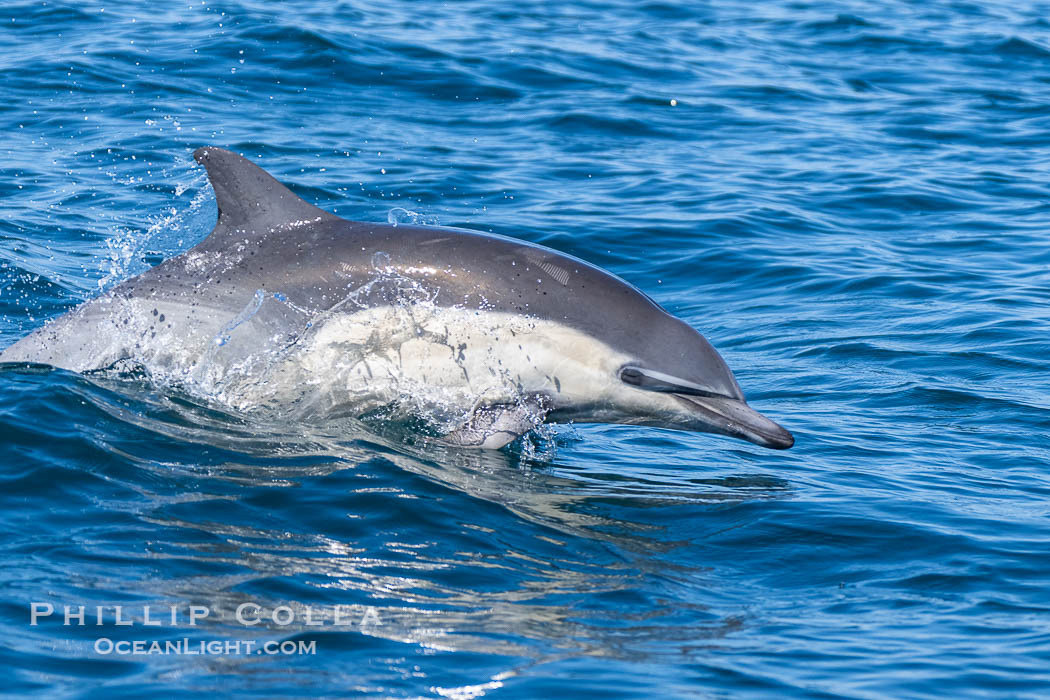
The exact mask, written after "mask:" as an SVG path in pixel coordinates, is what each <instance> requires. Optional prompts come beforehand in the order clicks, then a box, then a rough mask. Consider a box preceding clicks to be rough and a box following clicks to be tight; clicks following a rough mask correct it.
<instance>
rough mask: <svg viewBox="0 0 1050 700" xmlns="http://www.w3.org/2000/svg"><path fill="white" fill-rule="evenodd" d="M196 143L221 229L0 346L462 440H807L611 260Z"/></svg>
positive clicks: (27, 356)
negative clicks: (315, 185)
mask: <svg viewBox="0 0 1050 700" xmlns="http://www.w3.org/2000/svg"><path fill="white" fill-rule="evenodd" d="M194 158H195V159H196V160H197V162H198V163H200V164H202V165H203V166H204V167H205V169H206V170H207V174H208V178H209V180H210V182H211V185H212V188H213V189H214V191H215V199H216V203H217V205H218V212H219V213H218V221H217V223H216V225H215V228H214V230H213V231H212V232H211V234H210V235H209V236H208V237H207V238H205V239H204V240H203V241H202V242H201V243H199V244H198V245H197V246H195V247H193V248H192V249H190V250H188V251H187V252H185V253H182V254H180V255H177V256H175V257H172V258H170V259H168V260H166V261H164V262H162V263H160V264H159V265H157V266H155V267H153V268H152V269H150V270H148V271H147V272H145V273H143V274H141V275H139V276H137V277H134V278H132V279H129V280H127V281H125V282H123V283H121V284H119V285H117V286H115V287H113V288H112V289H110V290H109V291H107V292H105V293H104V294H103V295H102V296H100V297H97V298H95V299H92V300H90V301H87V302H85V303H83V304H81V305H80V306H78V307H76V308H75V309H73V310H72V311H70V312H68V313H67V314H65V315H64V316H61V317H59V318H57V319H56V320H54V321H52V322H51V323H49V324H47V325H45V326H44V327H42V328H40V329H38V330H36V331H35V332H33V333H32V334H30V335H28V336H27V337H25V338H23V339H21V340H19V341H18V342H16V343H15V344H14V345H12V346H10V347H9V348H7V349H6V350H5V351H4V352H3V353H2V354H0V362H20V363H21V362H29V363H41V364H48V365H53V366H56V367H60V368H64V369H68V370H72V371H76V372H89V371H93V370H106V369H113V368H121V367H125V366H130V367H136V368H140V369H143V370H145V371H147V372H148V373H150V375H152V376H154V377H159V378H162V379H163V380H164V381H167V382H170V383H172V384H174V385H180V386H190V387H193V388H195V389H197V390H200V391H203V392H204V393H206V394H209V395H210V396H212V397H214V398H216V399H220V400H224V401H226V402H228V403H230V404H231V405H233V406H236V407H240V408H245V409H251V408H260V407H269V408H271V409H273V408H275V407H276V408H277V409H282V410H289V411H291V409H290V408H289V407H291V406H294V407H295V409H294V411H298V415H300V416H312V415H320V416H331V415H342V416H347V415H354V416H363V415H371V414H373V413H375V412H380V415H393V414H392V413H388V414H382V411H384V410H388V408H384V407H390V406H393V405H402V406H408V409H410V410H418V411H422V412H423V413H424V415H430V416H431V417H436V418H435V420H436V421H437V423H438V424H439V425H440V426H441V430H440V431H439V432H440V433H442V437H440V438H439V439H441V440H443V441H444V442H446V443H448V444H452V445H461V446H474V447H483V448H493V449H496V448H500V447H502V446H504V445H506V444H508V443H510V442H512V441H513V440H515V439H516V438H517V437H519V436H521V435H523V434H524V433H526V432H528V431H529V430H532V429H533V428H535V427H537V426H538V425H539V424H540V423H542V422H545V421H546V422H566V421H575V422H580V423H584V422H597V423H624V424H634V425H647V426H657V427H663V428H675V429H679V430H689V431H699V432H706V433H716V434H721V435H727V436H731V437H735V438H741V439H743V440H747V441H749V442H752V443H754V444H756V445H761V446H763V447H770V448H775V449H786V448H788V447H791V446H792V445H793V444H794V438H793V437H792V435H791V433H789V432H788V431H787V430H785V429H784V428H782V427H781V426H779V425H778V424H777V423H775V422H773V421H772V420H770V419H768V418H766V417H765V416H763V415H761V414H760V413H758V412H757V411H755V410H754V409H752V408H751V407H750V406H749V405H748V404H747V402H746V401H745V398H744V394H743V392H742V391H741V389H740V385H739V384H737V381H736V379H735V378H734V376H733V373H732V372H731V371H730V369H729V367H728V366H727V365H726V363H725V361H724V360H723V359H722V357H721V356H720V355H719V354H718V352H717V351H716V350H715V349H714V348H713V347H712V346H711V344H710V343H709V342H708V341H707V340H706V339H705V338H704V337H703V336H702V335H701V334H700V333H699V332H697V331H696V330H694V329H693V328H692V327H690V326H689V325H688V324H686V323H685V322H683V321H681V320H680V319H678V318H675V317H674V316H672V315H671V314H669V313H668V312H667V311H665V310H664V309H662V308H661V307H660V305H659V304H657V303H656V302H655V301H653V300H652V299H651V298H650V297H648V296H647V295H645V294H644V293H642V292H641V291H639V290H638V289H636V288H635V287H633V286H632V285H630V284H628V283H627V282H625V281H623V280H621V279H620V278H618V277H616V276H615V275H612V274H610V273H609V272H606V271H605V270H602V269H600V268H598V267H596V266H594V265H591V264H589V263H587V262H584V261H583V260H580V259H578V258H575V257H572V256H569V255H566V254H564V253H560V252H558V251H555V250H552V249H550V248H547V247H544V246H540V245H535V244H532V243H528V242H525V241H521V240H517V239H514V238H509V237H505V236H500V235H494V234H488V233H482V232H478V231H471V230H466V229H458V228H447V227H433V226H416V225H387V224H375V223H367V222H358V221H348V220H345V219H342V218H339V217H337V216H335V215H333V214H331V213H329V212H327V211H324V210H323V209H320V208H318V207H316V206H314V205H312V204H310V203H308V202H306V201H305V200H303V199H301V198H300V197H298V196H296V195H295V194H293V193H292V192H291V191H290V190H289V189H287V188H286V187H285V186H284V185H282V184H281V183H279V182H278V181H277V180H276V179H274V178H273V177H272V176H270V175H269V174H268V173H266V172H265V171H264V170H262V169H261V168H259V167H258V166H256V165H254V164H253V163H251V162H250V161H248V160H247V159H245V158H243V157H241V156H239V155H237V154H235V153H232V152H230V151H227V150H223V149H221V148H215V147H204V148H200V149H198V150H197V151H196V152H195V153H194ZM288 415H292V413H289V414H288Z"/></svg>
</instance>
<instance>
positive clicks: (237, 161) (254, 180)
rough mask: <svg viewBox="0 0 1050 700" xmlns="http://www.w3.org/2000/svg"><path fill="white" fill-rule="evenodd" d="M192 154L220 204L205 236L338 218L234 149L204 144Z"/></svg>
mask: <svg viewBox="0 0 1050 700" xmlns="http://www.w3.org/2000/svg"><path fill="white" fill-rule="evenodd" d="M193 158H194V159H195V160H196V161H197V162H198V163H200V164H201V165H203V166H204V167H205V169H207V171H208V180H209V181H210V182H211V186H212V189H214V190H215V203H216V204H217V205H218V207H219V220H218V222H217V223H216V224H215V230H213V231H212V232H211V235H210V236H208V239H207V240H213V239H214V238H216V237H219V236H221V235H222V234H223V233H225V232H230V233H236V234H238V235H245V234H246V235H248V236H251V235H252V234H255V235H264V234H266V233H267V232H269V231H272V230H273V229H275V228H279V227H282V226H290V225H295V224H297V223H300V222H313V221H319V220H324V221H328V220H334V219H338V218H339V217H337V216H335V215H334V214H329V213H328V212H326V211H325V210H324V209H319V208H318V207H315V206H314V205H312V204H310V203H309V202H307V201H306V200H304V199H302V198H301V197H298V196H296V195H295V194H294V193H293V192H292V191H291V190H289V189H288V188H287V187H285V186H284V185H282V184H281V183H279V182H277V180H275V179H274V178H273V176H272V175H270V174H269V173H268V172H266V171H265V170H263V169H262V168H260V167H259V166H257V165H255V164H254V163H252V162H251V161H250V160H248V159H247V158H243V157H242V156H239V155H237V154H236V153H232V152H230V151H227V150H225V149H222V148H215V147H213V146H205V147H204V148H198V149H197V150H196V151H194V153H193Z"/></svg>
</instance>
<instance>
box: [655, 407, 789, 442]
mask: <svg viewBox="0 0 1050 700" xmlns="http://www.w3.org/2000/svg"><path fill="white" fill-rule="evenodd" d="M672 395H673V396H674V397H675V398H676V399H678V400H679V401H681V402H682V403H683V404H685V407H686V408H687V409H688V410H689V412H690V414H691V415H692V416H693V417H694V418H696V419H699V420H700V421H701V423H703V425H704V428H703V430H704V431H705V432H712V433H720V434H722V435H729V436H730V437H735V438H740V439H742V440H747V441H748V442H753V443H755V444H756V445H761V446H762V447H769V448H772V449H774V450H786V449H787V448H789V447H791V446H792V445H794V444H795V438H794V437H793V436H792V435H791V433H789V432H788V431H786V430H784V429H783V428H781V427H780V426H779V425H777V424H776V423H774V422H773V421H771V420H769V419H768V418H766V417H765V416H763V415H762V414H761V413H759V412H758V411H756V410H755V409H753V408H751V407H750V406H748V405H747V403H745V402H744V401H739V400H737V399H730V398H721V397H712V396H692V395H687V394H672Z"/></svg>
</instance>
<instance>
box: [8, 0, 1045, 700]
mask: <svg viewBox="0 0 1050 700" xmlns="http://www.w3.org/2000/svg"><path fill="white" fill-rule="evenodd" d="M202 145H216V146H223V147H228V148H231V149H234V150H236V151H238V152H241V153H243V154H244V155H246V156H248V157H250V158H251V159H253V160H254V161H256V162H258V163H259V164H260V165H262V166H263V167H265V168H267V169H268V170H269V171H270V172H272V173H273V174H274V175H275V176H276V177H278V178H279V179H280V180H282V181H283V182H285V183H287V184H289V186H291V187H292V188H293V189H294V190H295V192H296V193H298V194H300V195H301V196H303V197H305V198H306V199H307V200H309V201H311V202H315V203H317V204H318V205H319V206H322V207H324V208H326V209H329V210H330V211H334V212H336V213H338V214H339V215H341V216H344V217H347V218H351V219H357V220H364V221H378V222H383V221H415V222H426V223H439V224H444V225H453V226H463V227H468V228H475V229H481V230H484V231H491V232H495V233H500V234H504V235H508V236H514V237H518V238H521V239H524V240H528V241H533V242H536V243H541V244H544V245H547V246H550V247H553V248H556V249H558V250H561V251H564V252H566V253H570V254H573V255H576V256H578V257H581V258H584V259H586V260H588V261H590V262H593V263H595V264H597V265H600V266H602V267H604V268H606V269H608V270H610V271H612V272H614V273H616V274H618V275H620V276H621V277H623V278H624V279H626V280H628V281H630V282H631V283H633V284H635V285H637V286H638V287H639V288H640V289H642V290H644V291H645V292H646V293H648V294H649V295H651V296H652V297H653V298H654V299H656V300H657V301H658V302H660V303H661V304H662V305H664V306H665V307H666V308H667V309H668V310H670V311H671V312H673V313H674V314H676V315H678V316H679V317H681V318H683V319H685V320H686V321H688V322H689V323H690V324H691V325H693V326H694V327H695V328H697V329H699V330H700V331H701V332H702V333H704V334H705V336H706V337H707V338H708V339H709V340H710V341H711V342H712V343H713V344H714V345H715V347H716V348H718V349H719V351H720V352H721V353H722V355H723V356H724V357H725V358H726V360H727V362H728V363H729V365H730V366H731V367H732V368H733V369H734V371H735V373H736V376H737V378H738V380H739V381H740V384H741V385H742V387H743V388H744V391H745V392H746V393H747V396H748V399H749V401H750V402H751V404H752V405H753V406H754V407H755V408H757V409H758V410H760V411H762V412H763V413H765V414H767V415H769V416H770V417H772V418H774V419H775V420H777V421H778V422H780V423H782V424H783V425H784V426H785V427H787V428H788V429H790V430H791V431H792V432H793V433H794V435H795V437H796V440H797V443H796V446H795V447H794V448H793V449H792V450H789V451H787V452H775V451H769V450H763V449H761V448H759V447H755V446H752V445H749V444H747V443H744V442H740V441H735V440H731V439H728V438H722V437H716V436H711V435H702V434H695V433H684V432H675V431H670V430H660V429H655V428H642V427H631V426H606V425H575V426H555V427H552V428H550V429H545V430H543V431H541V432H539V433H537V434H534V435H530V436H528V437H526V438H525V439H523V440H519V441H518V442H516V443H514V444H513V445H511V446H510V447H509V448H507V449H504V450H501V451H498V452H493V451H488V452H485V451H466V450H454V449H444V450H442V449H438V448H436V447H432V448H428V449H425V450H422V449H419V448H418V447H417V446H414V443H412V441H411V440H408V441H402V440H398V439H392V438H391V437H390V435H389V434H387V433H384V432H383V431H381V430H380V431H372V430H370V429H369V428H367V427H366V426H362V425H357V424H348V426H349V427H345V428H344V429H341V430H329V429H321V428H318V427H317V426H305V425H295V424H290V423H286V422H285V423H281V422H273V421H269V422H268V421H266V420H263V419H259V418H257V417H253V416H252V415H250V414H248V415H244V414H239V413H237V412H235V411H231V410H227V409H226V408H224V407H221V406H217V405H215V404H214V402H211V401H209V400H208V398H207V397H205V396H197V395H194V394H193V392H177V391H172V390H166V389H164V388H163V387H159V386H156V385H155V384H152V383H151V382H150V381H149V380H148V379H147V378H144V377H143V378H140V379H138V380H135V379H127V380H121V381H116V380H113V379H111V378H106V377H89V376H80V375H77V374H73V373H70V372H66V371H60V370H52V369H49V368H46V367H41V366H32V367H25V366H14V365H5V366H3V367H0V437H2V442H0V448H2V459H0V665H2V667H3V669H4V672H3V676H4V684H3V687H2V688H0V692H3V693H5V694H10V695H12V696H21V695H36V696H40V697H92V698H117V697H182V696H189V695H191V694H194V695H196V694H199V693H202V692H207V693H211V694H213V695H215V696H226V695H242V694H246V695H259V696H280V697H337V696H338V697H343V696H364V697H375V698H380V697H393V698H409V697H413V698H415V697H435V698H437V697H444V698H454V699H456V700H469V699H471V698H481V697H491V698H535V697H575V698H603V699H604V698H628V697H657V696H659V697H806V698H814V697H824V698H833V697H835V698H883V697H885V698H906V697H907V698H932V697H937V698H943V697H951V698H961V697H974V698H978V697H980V698H1008V697H1019V698H1020V697H1046V696H1047V695H1048V694H1050V519H1048V515H1050V476H1048V472H1050V373H1048V372H1047V367H1046V363H1047V358H1048V356H1050V3H1046V2H1036V3H1015V2H964V1H953V2H948V1H943V0H935V1H933V2H922V3H905V2H897V1H890V2H885V3H866V2H837V3H826V2H815V1H813V2H810V1H808V0H799V1H788V0H777V1H774V2H764V3H752V2H724V1H721V0H715V1H714V2H710V3H700V2H673V1H671V0H653V1H648V0H640V1H631V2H621V1H619V0H613V1H609V0H603V1H602V2H588V1H584V2H580V1H573V2H564V3H561V2H559V3H554V2H550V3H546V2H530V1H529V0H525V1H523V2H513V3H505V2H497V1H496V0H469V1H466V2H449V3H422V2H408V1H405V0H394V1H392V2H386V3H375V4H370V3H363V2H357V1H356V0H355V1H351V2H321V1H314V2H294V3H293V2H289V3H273V2H263V1H261V0H229V1H223V2H214V1H213V0H205V1H204V2H201V1H200V0H192V1H183V2H173V3H148V4H147V3H134V2H121V1H117V2H113V1H111V0H104V1H102V2H97V3H90V2H83V3H80V2H75V3H71V2H54V1H51V0H49V1H48V2H21V1H18V0H16V1H15V2H7V3H5V4H4V5H3V8H2V10H0V155H2V158H0V213H2V216H0V346H6V345H7V344H10V343H12V342H14V341H15V340H16V339H18V338H20V337H22V336H23V335H25V334H26V333H28V332H30V331H31V330H33V329H35V328H38V327H39V326H41V325H42V324H43V323H44V322H45V321H47V320H48V319H51V318H55V317H57V316H59V315H60V314H62V313H63V312H65V311H67V310H69V309H70V308H72V307H73V306H75V305H76V304H77V303H79V302H81V301H83V300H86V299H89V298H91V297H93V296H95V295H97V294H99V292H100V290H103V289H106V288H109V287H111V286H113V285H114V284H116V283H117V282H119V281H121V280H123V279H126V278H128V277H130V276H132V275H134V274H137V273H140V272H142V271H143V270H146V269H148V267H149V266H151V265H155V264H157V263H158V262H159V261H161V260H163V259H165V258H167V257H170V256H172V255H174V254H176V253H179V252H181V251H184V250H186V249H188V248H190V247H191V246H193V245H194V244H196V243H197V242H198V241H200V240H201V239H202V238H203V237H204V236H206V235H207V233H208V232H209V231H210V230H211V227H212V225H213V224H214V220H215V215H216V208H215V200H214V195H213V193H212V191H211V188H210V186H209V185H208V184H207V180H206V178H205V175H204V171H203V168H201V167H200V166H198V165H197V164H196V163H194V161H193V159H192V157H191V154H192V152H193V150H194V149H195V148H197V147H199V146H202ZM34 604H38V605H39V606H45V605H50V606H53V607H54V609H55V612H54V613H53V614H51V615H43V611H44V609H45V608H44V607H40V608H39V611H40V612H41V616H40V617H39V619H38V620H37V624H35V625H33V624H31V611H32V610H33V609H34V608H33V606H34ZM244 604H248V605H249V606H255V607H249V608H247V610H249V611H254V612H256V613H258V615H257V619H258V620H259V623H258V624H254V625H246V624H241V623H240V622H238V620H237V619H236V611H237V610H238V608H239V606H242V605H244ZM63 606H71V607H72V608H73V610H74V612H75V611H76V609H77V607H78V606H85V609H86V611H87V612H86V615H85V617H86V619H85V624H83V625H81V624H78V623H77V618H75V617H74V618H72V619H71V623H70V624H68V625H67V624H65V623H64V622H65V621H64V618H63V610H64V607H63ZM97 606H101V607H102V608H103V610H102V613H103V615H102V622H101V624H97V623H98V619H97V618H98V614H97V613H98V611H97V610H96V607H97ZM114 606H121V613H120V615H118V614H117V613H116V610H115V607H114ZM171 608H174V610H175V619H174V621H172V620H171V619H169V617H168V616H167V613H166V612H165V611H168V610H169V609H171ZM197 608H205V609H207V610H208V611H209V613H208V616H207V617H206V618H205V619H203V620H195V622H196V624H191V621H190V619H189V616H190V614H191V613H192V611H193V610H194V609H197ZM243 610H244V609H243V608H242V611H243ZM158 611H160V613H163V614H159V613H158ZM340 611H342V612H344V613H345V615H346V617H347V618H348V619H349V620H350V624H343V625H342V626H339V625H336V624H335V622H336V620H335V615H336V614H337V613H338V612H340ZM274 613H277V615H276V617H277V618H278V619H277V620H275V619H273V618H274ZM147 615H149V616H152V618H158V617H159V618H161V619H160V621H159V624H157V625H151V624H147V623H148V622H150V620H151V619H152V618H150V617H147ZM288 615H291V617H292V618H294V619H292V620H291V621H287V620H286V619H285V618H286V617H287V616H288ZM153 621H156V620H155V619H153ZM318 621H320V622H321V623H323V624H321V625H317V624H310V623H311V622H314V623H316V622H318ZM121 622H131V623H132V624H130V625H125V624H120V623H121ZM282 623H283V624H282ZM100 639H104V640H109V641H110V643H111V644H112V645H114V646H113V647H110V648H108V650H107V648H106V647H105V642H102V645H103V646H102V647H101V648H100V647H99V644H100V642H99V640H100ZM173 640H184V641H187V644H186V646H185V649H190V648H191V646H192V645H193V644H199V643H202V642H204V643H207V642H209V641H215V640H219V641H220V642H242V641H254V642H256V643H258V644H262V643H264V642H273V641H276V642H292V646H293V647H296V649H298V648H299V646H297V645H299V644H300V642H302V643H304V645H303V647H304V648H305V649H306V650H307V651H304V653H298V652H297V653H287V654H283V653H282V654H255V653H225V652H224V653H203V654H188V653H182V654H176V653H166V654H160V653H147V654H125V653H120V652H118V651H117V650H116V647H115V645H116V644H117V643H118V642H127V643H128V644H130V643H132V642H136V641H139V642H143V643H151V642H153V641H158V642H161V643H164V642H168V641H173ZM311 644H313V648H314V651H313V653H309V648H310V646H311ZM288 648H291V647H288Z"/></svg>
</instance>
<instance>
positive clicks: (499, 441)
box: [441, 399, 546, 450]
mask: <svg viewBox="0 0 1050 700" xmlns="http://www.w3.org/2000/svg"><path fill="white" fill-rule="evenodd" d="M545 416H546V409H545V408H544V405H543V402H542V401H540V400H538V399H537V400H529V401H525V402H523V403H520V404H495V405H492V406H482V407H481V408H478V409H477V410H475V411H474V413H473V414H472V415H471V416H470V420H468V421H467V424H466V425H464V426H463V427H462V428H459V429H457V430H453V431H452V432H451V433H449V434H448V435H446V436H444V437H443V438H441V442H443V443H445V444H447V445H455V446H456V447H480V448H482V449H486V450H498V449H499V448H501V447H503V446H505V445H509V444H510V443H512V442H514V441H515V440H517V439H518V438H519V437H521V436H522V435H524V434H525V433H527V432H529V431H530V430H532V429H533V428H535V427H536V426H538V425H539V424H540V423H542V422H543V419H544V417H545Z"/></svg>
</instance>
